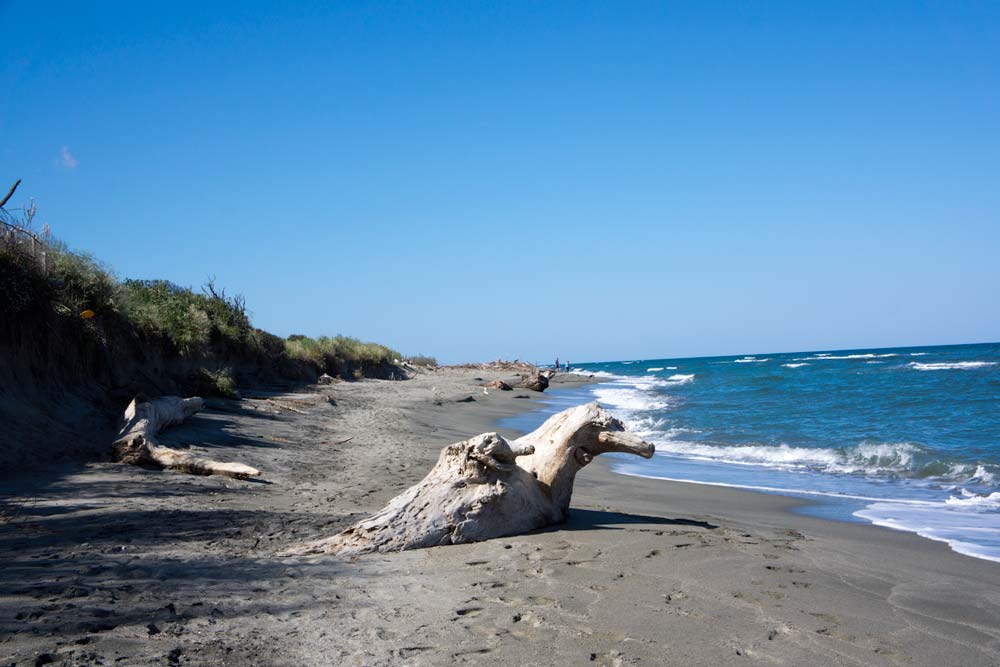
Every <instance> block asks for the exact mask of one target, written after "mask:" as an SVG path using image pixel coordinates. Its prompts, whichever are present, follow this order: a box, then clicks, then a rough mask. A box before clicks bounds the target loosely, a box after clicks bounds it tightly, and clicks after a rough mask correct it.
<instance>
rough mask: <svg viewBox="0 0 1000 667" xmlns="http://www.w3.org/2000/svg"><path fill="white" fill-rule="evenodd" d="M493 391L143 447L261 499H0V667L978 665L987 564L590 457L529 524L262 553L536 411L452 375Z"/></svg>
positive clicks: (332, 525)
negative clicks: (235, 469)
mask: <svg viewBox="0 0 1000 667" xmlns="http://www.w3.org/2000/svg"><path fill="white" fill-rule="evenodd" d="M502 377H504V375H503V374H498V373H489V372H485V371H472V370H441V371H438V372H434V373H426V374H422V375H420V376H418V377H417V378H415V379H413V380H409V381H406V382H385V381H365V382H357V383H338V384H334V385H331V386H329V387H315V388H312V389H310V390H309V391H307V392H302V393H298V394H291V395H281V396H272V395H269V394H267V393H265V392H262V391H261V392H258V393H257V394H254V393H253V392H250V398H246V399H244V400H242V401H239V402H235V401H212V402H210V408H209V409H208V410H206V412H205V413H203V414H201V415H198V416H196V417H195V418H194V419H192V420H191V421H190V422H189V423H186V424H185V425H183V426H181V427H178V428H176V429H174V430H171V431H168V432H166V433H165V434H164V435H163V438H162V440H163V442H164V443H165V444H172V445H174V446H184V445H186V444H190V445H191V446H192V449H194V450H196V451H199V452H200V453H203V454H206V455H210V456H212V457H213V458H217V459H220V460H236V461H241V462H245V463H248V464H250V465H253V466H255V467H258V468H260V469H261V470H263V471H264V480H265V481H263V482H253V481H236V480H231V479H224V478H219V477H192V476H187V475H181V474H176V473H171V472H153V471H147V470H142V469H138V468H133V467H128V466H120V465H116V464H111V463H90V464H79V465H65V466H61V467H58V468H53V469H49V470H45V471H42V472H39V473H36V474H32V475H26V476H22V477H21V478H19V479H6V480H3V481H0V568H2V570H0V665H7V664H17V665H35V664H66V665H99V664H103V665H116V664H117V665H222V664H226V665H261V666H263V665H297V666H300V665H446V664H463V663H467V664H487V665H489V664H497V665H499V664H505V665H508V664H520V665H553V664H558V665H564V664H565V665H578V664H595V665H704V664H714V665H730V664H734V665H736V664H747V665H753V664H785V665H998V664H1000V576H998V575H1000V565H997V564H995V563H990V562H987V561H982V560H976V559H973V558H969V557H966V556H961V555H958V554H955V553H954V552H952V551H950V550H949V549H948V547H947V546H946V545H944V544H940V543H935V542H931V541H928V540H925V539H922V538H920V537H917V536H915V535H911V534H907V533H900V532H895V531H890V530H886V529H881V528H875V527H871V526H866V525H862V524H847V523H837V522H830V521H823V520H820V519H813V518H809V517H805V516H801V515H797V514H793V513H790V512H788V511H787V510H788V509H789V508H791V507H793V506H794V505H795V504H796V503H797V502H798V501H795V500H793V499H788V498H782V497H778V496H769V495H763V494H756V493H749V492H740V491H736V490H731V489H724V488H716V487H708V486H701V485H692V484H679V483H668V482H661V481H655V480H646V479H638V478H631V477H623V476H620V475H616V474H614V473H612V472H610V470H609V467H608V466H607V465H606V464H605V463H603V462H602V461H601V460H598V461H596V462H595V463H594V464H592V465H591V466H589V467H588V468H587V469H585V470H584V471H582V472H581V473H580V475H579V476H578V478H577V485H576V492H575V494H574V499H573V500H574V502H573V513H572V517H571V519H570V521H569V522H568V523H567V524H566V525H563V526H559V527H556V528H553V529H550V530H546V531H543V532H539V533H535V534H530V535H522V536H517V537H510V538H503V539H499V540H493V541H490V542H485V543H480V544H472V545H457V546H451V547H440V548H434V549H426V550H420V551H412V552H406V553H399V554H384V555H382V554H380V555H371V556H364V557H360V558H357V559H355V560H340V559H337V558H332V557H313V558H281V557H278V556H276V554H277V553H278V552H280V551H282V550H283V549H286V548H288V547H290V546H293V545H295V544H297V543H299V542H302V541H306V540H311V539H316V538H319V537H323V536H328V535H331V534H333V533H335V532H336V531H338V530H339V529H341V528H343V527H346V526H347V525H349V524H350V523H352V522H353V521H355V520H357V519H359V518H361V517H362V516H364V515H367V514H369V513H371V512H374V511H376V510H378V509H380V508H381V507H382V506H383V504H384V503H385V502H386V501H387V500H388V499H389V498H391V497H392V496H393V495H395V494H396V493H398V492H399V491H400V490H402V489H403V488H405V487H407V486H409V485H410V484H412V483H414V482H416V481H418V480H419V479H420V478H421V477H422V476H423V475H424V474H425V473H426V472H427V471H428V470H429V469H430V467H431V466H432V465H433V462H434V461H435V460H436V458H437V455H438V452H439V450H440V448H441V447H442V446H444V445H446V444H449V443H452V442H455V441H458V440H462V439H464V438H466V437H468V436H470V435H473V434H476V433H480V432H483V431H488V430H495V423H496V420H497V419H499V418H501V417H504V416H508V415H512V414H516V413H517V412H518V411H522V410H525V409H530V408H533V407H535V406H536V404H535V401H536V400H537V398H538V395H537V394H533V393H532V392H529V391H521V390H514V391H512V392H500V391H497V390H490V391H489V394H488V395H483V393H482V389H481V388H479V387H477V385H478V384H481V381H480V380H476V379H475V378H482V381H488V380H492V379H495V378H502ZM556 388H558V385H556ZM469 396H471V397H473V398H474V399H475V400H473V401H468V402H464V401H462V399H466V398H467V397H469ZM517 396H531V398H527V399H524V398H517ZM269 399H270V400H269ZM501 432H502V433H504V434H505V435H510V436H514V435H517V434H516V433H511V432H504V431H502V430H501Z"/></svg>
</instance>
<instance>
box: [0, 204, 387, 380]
mask: <svg viewBox="0 0 1000 667" xmlns="http://www.w3.org/2000/svg"><path fill="white" fill-rule="evenodd" d="M34 217H35V210H34V207H33V206H31V207H28V208H24V209H17V210H8V209H2V208H0V355H3V356H7V355H11V356H17V357H18V358H19V359H20V360H21V361H26V362H28V363H27V366H29V367H30V368H28V369H26V370H28V371H30V373H31V374H33V375H34V376H35V377H36V378H37V379H39V380H42V379H45V378H49V379H54V380H56V381H57V382H58V383H59V384H64V385H65V384H73V383H74V381H78V380H84V379H90V380H93V379H96V380H98V381H100V380H102V379H104V380H107V381H109V382H111V383H112V384H114V385H122V384H125V385H144V386H149V385H153V386H163V387H167V386H173V387H177V386H179V387H180V388H183V389H184V390H186V391H190V392H191V393H201V394H204V395H220V396H234V395H236V393H237V388H238V386H239V384H241V383H244V382H247V381H259V380H265V381H273V380H280V379H287V380H306V381H309V380H314V379H315V378H316V377H318V376H319V375H320V374H322V373H327V374H329V375H331V376H334V377H340V378H343V379H358V378H362V377H382V378H393V377H400V376H401V373H400V372H399V369H398V364H399V363H400V360H401V359H403V356H402V355H401V354H400V353H399V352H397V351H395V350H393V349H391V348H389V347H387V346H385V345H380V344H377V343H366V342H362V341H360V340H358V339H356V338H350V337H347V336H339V335H338V336H334V337H326V336H320V337H318V338H310V337H307V336H302V335H295V336H290V337H288V338H287V339H284V338H281V337H279V336H276V335H274V334H271V333H268V332H267V331H264V330H262V329H258V328H256V327H254V326H253V323H252V322H251V318H250V314H249V313H248V311H247V306H246V302H245V300H244V299H243V297H241V296H239V295H230V294H227V293H226V291H225V290H224V289H221V288H219V287H217V286H216V284H215V283H214V281H212V280H208V281H207V282H206V284H205V285H204V286H203V287H201V288H200V289H198V290H195V289H191V288H188V287H182V286H178V285H175V284H173V283H171V282H168V281H165V280H137V279H130V278H128V279H120V278H119V277H118V276H117V275H116V274H115V273H114V271H113V270H112V269H111V268H110V267H108V266H106V265H105V264H103V263H101V262H100V261H98V260H97V259H95V258H94V257H93V256H91V255H89V254H87V253H83V252H77V251H74V250H71V249H69V248H68V247H66V246H65V245H64V244H62V243H60V242H59V241H57V240H55V239H53V238H51V236H50V234H49V232H48V229H47V228H42V229H40V230H36V229H35V225H34V224H33V222H34ZM22 365H24V364H22ZM60 366H63V368H60ZM22 370H25V369H22ZM22 379H23V378H22Z"/></svg>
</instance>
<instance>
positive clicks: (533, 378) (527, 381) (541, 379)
mask: <svg viewBox="0 0 1000 667" xmlns="http://www.w3.org/2000/svg"><path fill="white" fill-rule="evenodd" d="M553 375H554V373H552V372H551V371H535V372H534V373H532V374H530V375H528V376H526V377H525V378H524V379H523V380H521V384H519V385H518V386H519V387H523V388H524V389H530V390H532V391H545V390H546V389H548V388H549V380H550V379H551V378H552V376H553Z"/></svg>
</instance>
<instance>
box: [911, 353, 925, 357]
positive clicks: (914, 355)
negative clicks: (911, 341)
mask: <svg viewBox="0 0 1000 667" xmlns="http://www.w3.org/2000/svg"><path fill="white" fill-rule="evenodd" d="M928 354H930V352H910V356H911V357H926V356H927V355H928Z"/></svg>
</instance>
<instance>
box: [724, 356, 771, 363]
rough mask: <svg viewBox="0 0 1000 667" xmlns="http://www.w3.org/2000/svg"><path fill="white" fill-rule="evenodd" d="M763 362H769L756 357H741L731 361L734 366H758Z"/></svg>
mask: <svg viewBox="0 0 1000 667" xmlns="http://www.w3.org/2000/svg"><path fill="white" fill-rule="evenodd" d="M764 361H771V360H770V359H758V358H757V357H743V358H742V359H733V363H734V364H759V363H761V362H764Z"/></svg>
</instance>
